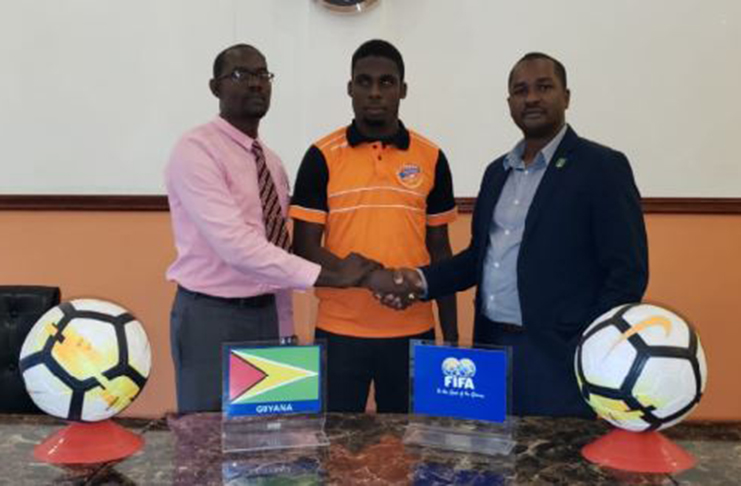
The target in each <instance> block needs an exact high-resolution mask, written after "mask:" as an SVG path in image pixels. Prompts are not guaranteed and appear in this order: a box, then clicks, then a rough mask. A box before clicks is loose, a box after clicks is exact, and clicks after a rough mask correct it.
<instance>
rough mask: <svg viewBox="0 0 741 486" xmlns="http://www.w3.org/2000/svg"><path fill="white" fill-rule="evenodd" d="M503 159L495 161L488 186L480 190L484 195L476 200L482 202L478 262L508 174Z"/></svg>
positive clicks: (483, 250)
mask: <svg viewBox="0 0 741 486" xmlns="http://www.w3.org/2000/svg"><path fill="white" fill-rule="evenodd" d="M503 161H504V159H503V158H502V159H501V160H500V161H499V162H498V163H497V166H496V169H495V170H494V173H493V174H492V176H491V180H490V181H489V183H488V187H485V188H484V189H483V190H482V191H481V192H482V196H485V197H480V201H477V204H482V207H481V208H480V212H479V221H478V232H479V235H478V244H479V262H483V260H484V255H485V254H486V249H487V247H488V246H489V229H490V228H491V224H492V223H491V221H492V218H493V217H494V208H495V207H496V205H497V201H498V200H499V196H501V194H502V188H503V187H504V183H505V182H506V181H507V175H508V174H509V171H507V170H504V165H503Z"/></svg>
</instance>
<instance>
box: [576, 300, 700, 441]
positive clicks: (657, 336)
mask: <svg viewBox="0 0 741 486" xmlns="http://www.w3.org/2000/svg"><path fill="white" fill-rule="evenodd" d="M574 366H575V369H576V378H577V381H578V383H579V389H580V390H581V394H582V396H583V397H584V399H585V400H586V401H587V403H589V405H590V406H591V407H592V408H593V409H594V411H595V412H596V413H597V415H599V416H600V417H602V418H604V419H605V420H607V421H608V422H610V423H611V424H613V425H615V426H616V427H620V428H622V429H626V430H631V431H644V430H660V429H665V428H667V427H671V426H672V425H674V424H676V423H678V422H679V421H681V420H682V419H683V418H684V417H686V416H687V415H688V414H689V413H690V411H692V409H693V408H695V406H696V405H697V404H698V402H699V401H700V398H701V397H702V394H703V392H704V390H705V383H706V381H707V366H706V363H705V353H704V351H703V349H702V345H701V344H700V338H699V336H698V335H697V333H696V332H695V330H694V329H693V328H692V326H690V325H689V324H688V323H687V322H685V321H684V320H683V319H682V318H681V317H679V316H677V315H676V314H674V313H673V312H670V311H668V310H666V309H663V308H661V307H658V306H655V305H649V304H627V305H622V306H618V307H616V308H614V309H612V310H611V311H609V312H607V313H605V314H603V315H602V316H600V317H598V318H597V319H596V320H595V321H594V322H593V323H592V324H591V325H590V326H589V327H588V328H587V330H586V331H584V334H583V336H582V339H581V342H580V343H579V346H578V347H577V349H576V356H575V359H574Z"/></svg>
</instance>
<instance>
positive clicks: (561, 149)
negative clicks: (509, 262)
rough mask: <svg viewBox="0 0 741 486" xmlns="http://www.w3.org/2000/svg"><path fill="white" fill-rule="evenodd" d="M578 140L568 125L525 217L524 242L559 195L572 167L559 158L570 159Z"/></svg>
mask: <svg viewBox="0 0 741 486" xmlns="http://www.w3.org/2000/svg"><path fill="white" fill-rule="evenodd" d="M578 141H579V137H578V135H577V134H576V132H575V131H574V130H573V129H572V128H571V127H568V128H567V129H566V134H565V135H564V137H563V140H561V143H560V144H559V146H558V148H557V149H556V152H555V153H554V154H553V158H552V159H551V161H550V162H549V163H548V167H547V168H546V171H545V174H544V175H543V179H542V180H541V181H540V185H539V186H538V189H537V191H536V192H535V196H534V197H533V202H532V203H531V204H530V209H529V210H528V213H527V218H525V232H524V233H523V235H522V240H523V242H524V241H526V240H527V239H528V236H529V235H530V233H531V232H532V231H533V228H534V227H535V224H536V223H537V221H538V218H539V217H540V215H541V214H542V213H543V211H544V208H547V207H548V203H549V201H551V198H553V197H557V196H556V195H557V193H558V186H559V181H560V180H561V178H562V177H564V176H566V174H567V173H568V171H569V169H570V168H571V166H570V165H569V164H568V163H563V162H559V160H560V159H562V158H563V159H566V160H568V154H569V153H570V152H571V151H572V150H573V148H574V147H575V145H576V143H577V142H578Z"/></svg>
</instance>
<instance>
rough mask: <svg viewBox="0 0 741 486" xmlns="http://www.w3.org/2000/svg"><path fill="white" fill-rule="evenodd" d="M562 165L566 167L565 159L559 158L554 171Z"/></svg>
mask: <svg viewBox="0 0 741 486" xmlns="http://www.w3.org/2000/svg"><path fill="white" fill-rule="evenodd" d="M564 165H566V159H565V158H563V157H561V158H560V159H558V160H557V161H556V169H560V168H561V167H563V166H564Z"/></svg>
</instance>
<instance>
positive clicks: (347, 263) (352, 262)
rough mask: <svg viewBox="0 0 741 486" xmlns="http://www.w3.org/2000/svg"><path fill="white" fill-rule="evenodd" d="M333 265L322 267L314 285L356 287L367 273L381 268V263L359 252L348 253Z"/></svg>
mask: <svg viewBox="0 0 741 486" xmlns="http://www.w3.org/2000/svg"><path fill="white" fill-rule="evenodd" d="M334 267H335V268H333V269H329V268H327V267H322V271H321V273H320V274H319V278H318V279H317V281H316V283H315V284H314V285H316V286H317V287H338V288H346V287H357V286H359V285H360V283H361V282H362V281H363V280H364V279H365V277H366V276H367V275H368V274H370V273H371V272H373V271H374V270H378V269H380V268H383V265H381V264H380V263H378V262H376V261H374V260H371V259H369V258H366V257H364V256H363V255H360V254H359V253H350V254H349V255H347V256H346V257H345V258H343V259H342V260H340V261H339V262H337V263H336V264H335V266H334Z"/></svg>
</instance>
